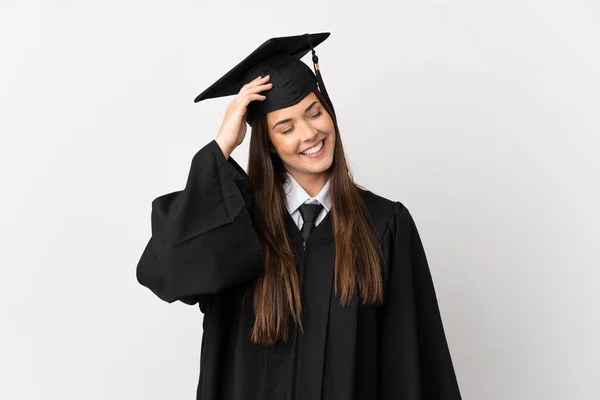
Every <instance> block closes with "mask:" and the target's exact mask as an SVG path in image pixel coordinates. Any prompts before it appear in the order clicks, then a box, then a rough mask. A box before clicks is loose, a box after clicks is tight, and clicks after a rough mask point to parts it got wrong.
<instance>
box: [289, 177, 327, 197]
mask: <svg viewBox="0 0 600 400" xmlns="http://www.w3.org/2000/svg"><path fill="white" fill-rule="evenodd" d="M290 175H292V176H293V177H294V179H295V180H296V182H298V184H299V185H300V186H302V189H304V190H305V191H306V193H308V195H309V196H310V197H315V196H316V195H318V194H319V192H320V191H321V189H323V186H325V184H326V183H327V180H328V179H329V176H330V173H329V172H328V171H325V172H321V173H319V174H299V173H297V172H294V173H292V172H290Z"/></svg>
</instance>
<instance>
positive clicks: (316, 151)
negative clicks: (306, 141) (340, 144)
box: [300, 139, 325, 158]
mask: <svg viewBox="0 0 600 400" xmlns="http://www.w3.org/2000/svg"><path fill="white" fill-rule="evenodd" d="M324 152H325V139H323V140H321V141H320V142H319V144H317V145H316V146H313V147H311V148H310V149H307V150H305V151H303V152H302V153H300V154H301V155H303V156H306V157H310V158H314V157H319V156H320V155H322V154H323V153H324Z"/></svg>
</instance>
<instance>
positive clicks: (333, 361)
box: [137, 33, 460, 400]
mask: <svg viewBox="0 0 600 400" xmlns="http://www.w3.org/2000/svg"><path fill="white" fill-rule="evenodd" d="M327 36H329V34H328V33H323V34H313V35H299V36H291V37H284V38H274V39H271V40H269V41H267V42H265V43H264V44H263V45H262V46H261V47H259V48H258V49H257V50H256V51H255V52H253V53H252V54H251V55H250V56H248V57H247V58H246V59H245V60H244V61H242V62H241V63H240V64H238V65H237V66H236V67H235V68H234V69H232V70H231V71H229V72H228V73H227V74H226V75H225V76H223V78H221V79H220V80H219V81H217V82H216V83H215V84H214V85H212V86H211V87H210V88H208V89H207V90H205V91H204V93H202V94H201V95H199V96H198V97H197V98H196V101H200V100H203V99H206V98H211V97H218V96H224V95H231V94H235V98H234V99H233V100H232V101H231V103H230V104H229V105H228V107H227V110H226V113H225V117H224V119H223V123H222V125H221V128H220V130H219V132H218V134H217V136H216V138H215V139H214V140H212V141H211V142H209V143H208V144H206V145H205V146H204V147H203V148H201V149H200V150H199V151H198V152H197V153H196V154H195V156H194V157H193V159H192V163H191V168H190V173H189V176H188V180H187V184H186V186H185V188H184V189H183V190H181V191H177V192H173V193H169V194H165V195H163V196H160V197H158V198H156V199H155V200H154V201H153V202H152V237H151V239H150V241H149V242H148V245H147V246H146V248H145V250H144V252H143V254H142V257H141V259H140V261H139V264H138V266H137V278H138V281H139V282H140V283H141V284H142V285H144V286H146V287H148V288H150V289H151V290H152V291H153V292H154V293H155V294H156V295H157V296H158V297H160V298H161V299H163V300H165V301H167V302H173V301H175V300H180V301H182V302H184V303H187V304H190V305H192V304H196V303H198V304H199V307H200V310H201V312H203V313H204V322H203V329H204V333H203V338H202V350H201V362H200V381H199V384H198V391H197V398H198V399H202V400H217V399H218V400H221V399H223V400H229V399H231V400H233V399H235V400H241V399H244V400H259V399H260V400H265V399H277V400H279V399H287V400H292V399H298V400H300V399H301V400H305V399H306V400H313V399H314V400H349V399H354V400H373V399H382V400H388V399H389V400H391V399H411V400H417V399H431V400H433V399H436V400H437V399H453V400H454V399H460V393H459V389H458V384H457V381H456V377H455V373H454V368H453V365H452V361H451V357H450V353H449V350H448V345H447V342H446V338H445V334H444V330H443V326H442V321H441V317H440V312H439V308H438V304H437V300H436V295H435V291H434V287H433V283H432V279H431V275H430V271H429V267H428V264H427V260H426V257H425V253H424V250H423V245H422V243H421V240H420V237H419V234H418V231H417V228H416V226H415V222H414V221H413V219H412V217H411V214H410V213H409V211H408V210H407V208H406V207H405V206H404V205H403V204H402V203H401V202H399V201H392V200H388V199H386V198H384V197H381V196H379V195H377V194H375V193H373V192H371V191H369V190H366V189H365V188H363V187H361V186H358V185H357V184H356V183H355V182H354V181H353V179H352V175H351V174H350V171H349V170H348V166H347V162H346V156H345V154H344V150H343V146H342V140H341V137H340V132H339V130H338V125H337V121H336V118H335V113H334V110H333V107H332V105H331V101H330V99H329V97H328V95H327V93H326V90H325V87H324V85H323V81H322V78H321V75H320V72H319V70H318V63H317V61H318V59H317V58H316V55H315V52H314V47H315V46H316V45H318V44H319V43H321V42H322V41H323V40H325V39H326V38H327ZM311 50H312V52H313V61H314V62H315V69H316V71H317V73H316V75H315V74H314V73H313V72H312V71H311V70H310V68H309V67H308V66H307V65H306V64H304V63H303V62H302V61H300V58H301V57H302V56H303V55H304V54H306V53H307V52H308V51H311ZM246 123H249V124H250V125H251V127H252V131H251V138H250V155H249V161H248V173H246V172H245V171H244V170H243V169H242V168H241V167H240V166H239V165H238V164H237V163H236V162H235V160H234V159H233V158H232V157H231V156H230V155H231V153H232V151H233V150H234V149H235V148H236V147H237V146H239V145H240V144H241V143H242V141H243V140H244V138H245V135H246Z"/></svg>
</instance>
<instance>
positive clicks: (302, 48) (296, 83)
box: [194, 32, 333, 124]
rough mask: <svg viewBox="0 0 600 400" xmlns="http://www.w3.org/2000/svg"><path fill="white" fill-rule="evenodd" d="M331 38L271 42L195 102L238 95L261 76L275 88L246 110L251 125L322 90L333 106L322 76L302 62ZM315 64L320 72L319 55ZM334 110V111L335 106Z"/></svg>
mask: <svg viewBox="0 0 600 400" xmlns="http://www.w3.org/2000/svg"><path fill="white" fill-rule="evenodd" d="M329 35H330V33H329V32H323V33H313V34H304V35H296V36H284V37H276V38H271V39H269V40H267V41H266V42H264V43H263V44H262V45H260V46H259V47H258V48H257V49H256V50H254V51H253V52H252V53H251V54H250V55H249V56H247V57H246V58H245V59H244V60H242V61H241V62H240V63H239V64H238V65H236V66H235V67H233V68H232V69H231V70H230V71H229V72H227V73H226V74H225V75H223V76H222V77H221V78H219V79H218V80H217V81H216V82H215V83H213V84H212V85H211V86H209V87H208V88H207V89H206V90H204V91H203V92H202V93H200V94H199V95H198V96H197V97H196V98H195V100H194V102H199V101H202V100H205V99H210V98H216V97H222V96H230V95H234V94H237V93H238V92H239V91H240V89H241V88H242V86H244V85H245V84H246V83H248V82H250V81H252V80H254V79H255V78H257V77H258V76H265V75H270V79H269V82H270V83H272V84H273V86H272V87H271V89H269V90H267V91H263V92H262V93H261V94H263V95H264V96H265V97H266V98H265V99H264V100H260V101H252V102H250V104H249V105H248V107H247V108H248V112H247V114H246V121H247V122H248V123H249V124H251V123H252V121H253V120H254V119H255V118H257V117H259V116H262V115H266V114H267V113H269V112H270V111H274V110H278V109H281V108H285V107H289V106H292V105H294V104H296V103H298V102H299V101H300V100H302V99H303V98H304V97H305V96H306V95H307V94H309V93H310V92H311V91H313V90H315V89H320V90H321V92H322V93H323V95H324V97H325V99H326V100H327V101H328V102H329V103H330V105H331V101H330V100H329V95H328V94H327V91H326V90H325V86H324V83H323V80H322V77H321V74H320V72H319V73H318V76H317V75H315V73H313V71H312V70H311V69H310V67H309V66H308V65H306V64H305V63H304V62H302V61H301V60H300V59H301V58H302V57H303V56H304V55H305V54H307V53H308V52H309V51H311V50H312V51H313V53H314V47H317V46H318V45H319V44H320V43H322V42H323V41H324V40H325V39H327V37H329ZM313 60H314V63H315V68H318V58H317V57H316V54H314V57H313ZM319 87H320V88H319ZM331 106H332V108H333V105H331Z"/></svg>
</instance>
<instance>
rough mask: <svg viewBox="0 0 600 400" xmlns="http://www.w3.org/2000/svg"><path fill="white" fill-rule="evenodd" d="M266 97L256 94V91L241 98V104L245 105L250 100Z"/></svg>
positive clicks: (259, 99) (260, 99)
mask: <svg viewBox="0 0 600 400" xmlns="http://www.w3.org/2000/svg"><path fill="white" fill-rule="evenodd" d="M266 98H267V96H264V95H262V94H258V93H254V94H248V95H246V96H244V97H243V98H242V101H241V104H242V105H244V106H247V105H248V104H250V102H251V101H254V100H258V101H262V100H264V99H266Z"/></svg>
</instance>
